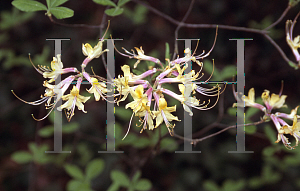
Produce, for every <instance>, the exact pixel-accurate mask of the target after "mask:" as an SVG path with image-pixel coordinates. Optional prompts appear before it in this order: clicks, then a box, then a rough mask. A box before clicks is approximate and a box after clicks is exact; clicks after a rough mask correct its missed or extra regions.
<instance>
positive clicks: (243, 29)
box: [132, 0, 268, 34]
mask: <svg viewBox="0 0 300 191" xmlns="http://www.w3.org/2000/svg"><path fill="white" fill-rule="evenodd" d="M132 1H133V2H136V3H138V4H141V5H143V6H145V7H147V8H148V9H149V10H150V11H152V12H153V13H155V14H157V15H159V16H161V17H162V18H164V19H166V20H168V21H170V22H171V23H173V24H175V25H177V26H179V25H180V26H181V27H187V28H216V27H217V26H218V27H219V28H220V29H226V30H236V31H245V32H251V33H259V34H266V33H268V31H263V30H260V29H253V28H246V27H236V26H228V25H219V24H191V23H182V22H180V21H177V20H175V19H173V18H172V17H170V16H168V15H166V14H164V13H162V12H160V11H159V10H157V9H155V8H153V7H151V6H150V5H148V4H146V3H144V2H142V1H140V0H132Z"/></svg>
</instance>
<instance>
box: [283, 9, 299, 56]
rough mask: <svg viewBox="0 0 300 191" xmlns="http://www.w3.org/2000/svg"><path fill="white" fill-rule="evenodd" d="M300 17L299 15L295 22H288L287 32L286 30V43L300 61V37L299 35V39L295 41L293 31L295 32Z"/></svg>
mask: <svg viewBox="0 0 300 191" xmlns="http://www.w3.org/2000/svg"><path fill="white" fill-rule="evenodd" d="M298 16H299V14H298V15H297V16H296V18H295V19H294V21H292V20H287V21H286V25H285V30H286V42H287V43H288V45H289V46H290V48H291V49H292V51H293V53H294V55H295V57H296V60H297V61H300V54H299V52H298V48H300V35H298V36H297V37H295V38H294V39H293V30H294V26H295V24H296V20H297V18H298Z"/></svg>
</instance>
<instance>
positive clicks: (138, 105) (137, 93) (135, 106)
mask: <svg viewBox="0 0 300 191" xmlns="http://www.w3.org/2000/svg"><path fill="white" fill-rule="evenodd" d="M130 94H131V96H132V97H133V99H134V101H132V102H130V103H128V104H126V106H125V109H127V108H128V107H130V108H131V109H132V110H133V112H134V113H137V112H138V111H140V110H141V109H142V107H143V105H146V103H147V102H148V98H147V95H146V94H144V87H143V85H138V86H137V88H136V89H135V90H133V89H132V88H131V89H130Z"/></svg>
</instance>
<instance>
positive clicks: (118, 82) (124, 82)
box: [114, 65, 133, 104]
mask: <svg viewBox="0 0 300 191" xmlns="http://www.w3.org/2000/svg"><path fill="white" fill-rule="evenodd" d="M121 70H122V71H123V73H124V76H123V77H121V76H120V75H119V76H118V78H117V79H115V80H114V83H115V86H117V90H118V92H119V93H120V94H121V95H123V98H122V99H121V100H119V101H118V102H117V104H119V102H120V101H124V100H125V99H126V98H127V96H128V94H129V91H130V87H129V82H131V81H132V77H133V75H132V74H131V73H130V67H129V66H128V65H124V66H122V67H121Z"/></svg>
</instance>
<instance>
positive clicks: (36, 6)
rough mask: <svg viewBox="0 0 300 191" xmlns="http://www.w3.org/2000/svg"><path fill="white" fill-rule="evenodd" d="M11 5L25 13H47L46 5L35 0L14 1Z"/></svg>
mask: <svg viewBox="0 0 300 191" xmlns="http://www.w3.org/2000/svg"><path fill="white" fill-rule="evenodd" d="M11 4H12V5H13V6H15V7H16V8H18V9H20V10H21V11H25V12H29V11H43V10H44V11H47V7H46V6H45V5H44V4H42V3H40V2H38V1H33V0H14V1H13V2H12V3H11Z"/></svg>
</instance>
